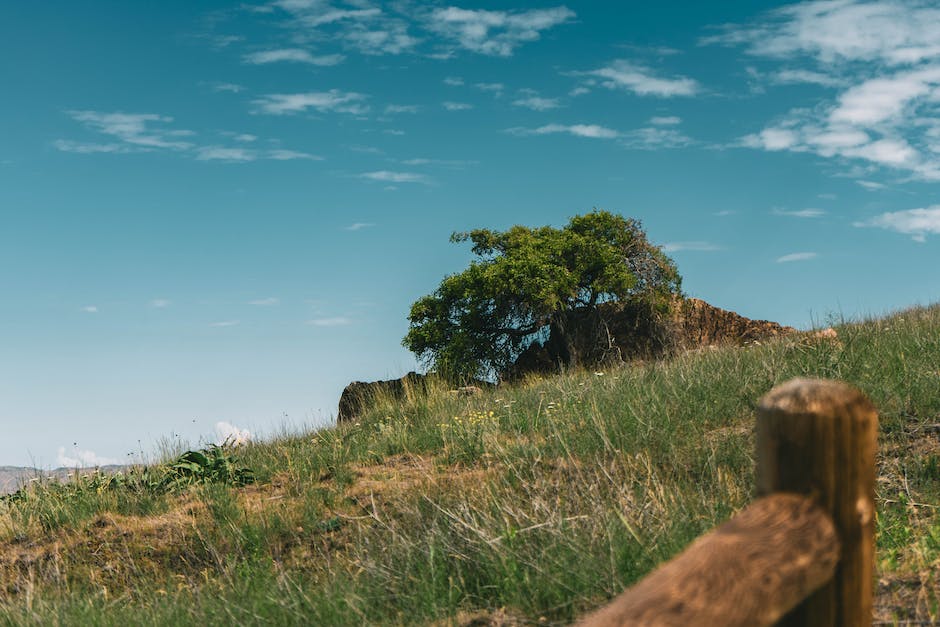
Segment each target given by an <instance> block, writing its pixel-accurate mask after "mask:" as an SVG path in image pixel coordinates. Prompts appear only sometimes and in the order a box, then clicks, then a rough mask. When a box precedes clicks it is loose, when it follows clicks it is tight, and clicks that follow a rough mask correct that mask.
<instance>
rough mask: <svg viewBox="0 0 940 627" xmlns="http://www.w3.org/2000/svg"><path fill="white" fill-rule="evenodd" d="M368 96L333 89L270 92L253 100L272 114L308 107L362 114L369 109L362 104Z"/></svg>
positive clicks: (315, 109) (318, 109) (323, 111)
mask: <svg viewBox="0 0 940 627" xmlns="http://www.w3.org/2000/svg"><path fill="white" fill-rule="evenodd" d="M366 98H367V96H365V95H364V94H358V93H355V92H343V91H340V90H338V89H331V90H330V91H323V92H308V93H302V94H268V95H266V96H262V97H261V98H258V99H256V100H253V101H252V102H253V103H254V104H255V105H256V106H257V107H258V110H259V111H260V112H262V113H269V114H271V115H289V114H294V113H304V112H306V111H307V110H308V109H313V110H314V111H318V112H320V113H330V112H337V113H351V114H353V115H361V114H363V113H366V112H367V111H368V107H367V106H366V105H364V104H362V102H363V101H364V100H365V99H366Z"/></svg>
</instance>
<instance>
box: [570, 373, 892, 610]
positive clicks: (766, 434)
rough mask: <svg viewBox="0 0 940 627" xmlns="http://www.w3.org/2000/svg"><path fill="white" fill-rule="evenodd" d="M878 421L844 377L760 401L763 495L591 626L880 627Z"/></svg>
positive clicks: (810, 382) (797, 385)
mask: <svg viewBox="0 0 940 627" xmlns="http://www.w3.org/2000/svg"><path fill="white" fill-rule="evenodd" d="M877 437H878V416H877V414H876V412H875V408H874V406H873V405H872V404H871V402H870V401H869V400H868V399H867V398H866V397H865V396H864V395H863V394H862V393H861V392H859V391H858V390H856V389H855V388H852V387H850V386H848V385H846V384H844V383H839V382H835V381H821V380H814V379H794V380H793V381H789V382H788V383H784V384H783V385H779V386H777V387H775V388H774V389H773V390H771V391H770V392H768V393H767V394H766V395H765V396H764V397H763V398H762V399H761V401H760V404H759V407H758V416H757V496H758V497H760V498H758V499H757V500H756V501H755V502H754V503H752V504H751V505H749V506H748V507H747V508H745V509H744V510H742V511H741V512H740V513H739V514H738V515H737V516H735V517H734V518H732V519H731V520H730V521H728V522H726V523H724V524H723V525H721V526H719V527H717V528H716V529H713V530H712V531H710V532H709V533H707V534H705V535H703V536H702V537H700V538H699V539H697V540H696V541H695V542H693V543H692V544H691V545H690V546H689V547H688V548H687V549H686V550H685V551H683V552H682V553H681V554H680V555H677V556H676V557H674V558H673V559H671V560H670V561H668V562H666V563H665V564H663V565H661V566H659V567H658V568H657V569H656V570H655V571H653V572H652V573H650V574H649V575H647V576H646V577H645V578H644V579H643V580H642V581H640V582H639V583H637V584H636V585H635V586H633V587H632V588H630V589H628V590H626V591H625V592H624V593H623V594H621V595H620V596H618V597H617V598H615V599H614V600H613V601H611V602H610V604H609V605H607V606H606V607H604V608H601V609H600V610H597V611H596V612H594V613H592V614H590V615H588V616H586V617H585V618H584V619H582V620H581V621H580V622H579V623H578V624H579V625H580V626H581V627H614V626H627V625H631V626H640V625H642V626H645V627H653V626H656V627H672V626H675V627H698V626H709V627H710V626H712V625H722V626H724V627H745V626H748V627H752V626H756V625H767V626H769V625H785V626H787V627H789V626H796V625H799V626H801V627H802V626H806V627H823V626H825V627H859V626H861V625H871V620H872V587H873V569H874V516H875V504H874V496H875V449H876V446H877Z"/></svg>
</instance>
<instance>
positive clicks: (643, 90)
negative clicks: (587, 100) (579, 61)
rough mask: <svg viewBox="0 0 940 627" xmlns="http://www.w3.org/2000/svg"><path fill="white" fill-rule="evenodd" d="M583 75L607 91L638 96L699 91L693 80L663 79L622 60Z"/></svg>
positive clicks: (677, 77)
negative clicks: (597, 81)
mask: <svg viewBox="0 0 940 627" xmlns="http://www.w3.org/2000/svg"><path fill="white" fill-rule="evenodd" d="M583 74H585V75H587V76H592V77H595V78H597V79H600V84H601V85H602V86H603V87H606V88H608V89H620V90H625V91H630V92H633V93H635V94H637V95H640V96H658V97H661V98H671V97H674V96H693V95H695V94H696V93H698V92H699V91H700V90H701V87H700V86H699V84H698V82H697V81H695V80H694V79H691V78H687V77H685V76H676V77H672V78H664V77H661V76H657V75H656V74H655V72H654V71H653V70H651V69H650V68H648V67H646V66H643V65H640V64H637V63H632V62H630V61H625V60H622V59H619V60H616V61H613V62H612V63H610V64H609V65H606V66H604V67H601V68H598V69H596V70H591V71H589V72H584V73H583Z"/></svg>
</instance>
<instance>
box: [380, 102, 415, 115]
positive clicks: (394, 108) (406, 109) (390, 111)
mask: <svg viewBox="0 0 940 627" xmlns="http://www.w3.org/2000/svg"><path fill="white" fill-rule="evenodd" d="M420 110H421V107H420V106H418V105H395V104H390V105H388V106H386V107H385V114H386V115H394V114H397V113H418V112H419V111H420Z"/></svg>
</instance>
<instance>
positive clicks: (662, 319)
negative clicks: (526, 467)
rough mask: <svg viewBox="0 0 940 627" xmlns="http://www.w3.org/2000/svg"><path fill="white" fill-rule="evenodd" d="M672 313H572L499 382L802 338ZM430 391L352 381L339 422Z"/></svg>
mask: <svg viewBox="0 0 940 627" xmlns="http://www.w3.org/2000/svg"><path fill="white" fill-rule="evenodd" d="M670 311H671V313H670V314H668V315H664V314H660V313H657V312H655V311H654V310H652V309H651V308H650V307H648V306H645V305H643V304H638V303H605V304H602V305H600V306H599V307H597V308H596V309H582V310H575V311H572V312H569V313H568V314H567V315H566V316H565V317H564V318H563V319H562V320H559V321H557V322H555V323H553V324H552V327H551V330H550V332H549V334H548V337H547V339H546V340H545V341H544V342H533V343H532V344H531V345H530V346H529V347H528V348H526V349H525V350H524V351H523V352H522V354H520V355H519V357H518V358H517V359H516V361H515V363H514V364H513V365H512V367H511V368H509V370H508V371H506V372H503V373H501V376H500V378H501V379H502V380H507V381H512V380H517V379H520V378H522V377H524V376H526V375H529V374H549V373H555V372H560V371H563V370H568V369H571V368H577V367H602V366H604V365H607V364H610V363H618V362H624V361H636V360H643V359H658V358H662V357H665V356H668V355H670V354H674V353H675V352H677V351H682V350H695V349H699V348H704V347H707V346H717V345H736V346H744V345H747V344H752V343H755V342H759V341H762V340H766V339H769V338H773V337H779V336H782V335H789V334H791V333H796V329H793V328H792V327H785V326H782V325H780V324H777V323H776V322H770V321H768V320H751V319H750V318H745V317H744V316H740V315H738V314H736V313H734V312H733V311H727V310H725V309H721V308H719V307H714V306H712V305H709V304H708V303H706V302H705V301H703V300H699V299H697V298H687V299H683V300H681V301H678V302H675V303H673V306H672V307H671V308H670ZM468 383H469V384H471V385H467V386H465V387H462V388H459V389H457V390H453V391H452V393H453V394H455V395H472V394H474V393H477V392H478V391H479V390H480V389H481V388H484V387H489V386H492V384H491V383H487V382H486V381H470V382H468ZM428 384H429V379H428V377H427V376H426V375H422V374H417V373H416V372H409V373H408V374H406V375H405V376H403V377H402V378H400V379H390V380H387V381H372V382H364V381H353V382H352V383H350V384H349V385H347V386H346V389H344V390H343V394H342V396H341V397H340V399H339V409H338V412H337V415H336V421H337V422H338V423H344V422H351V421H354V420H356V419H357V418H358V417H359V416H360V415H361V414H362V413H363V411H365V410H366V409H367V408H368V407H370V406H371V405H373V404H374V403H375V401H376V399H377V398H382V397H384V398H392V399H397V400H414V398H415V397H416V395H418V394H426V393H427V390H428Z"/></svg>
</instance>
